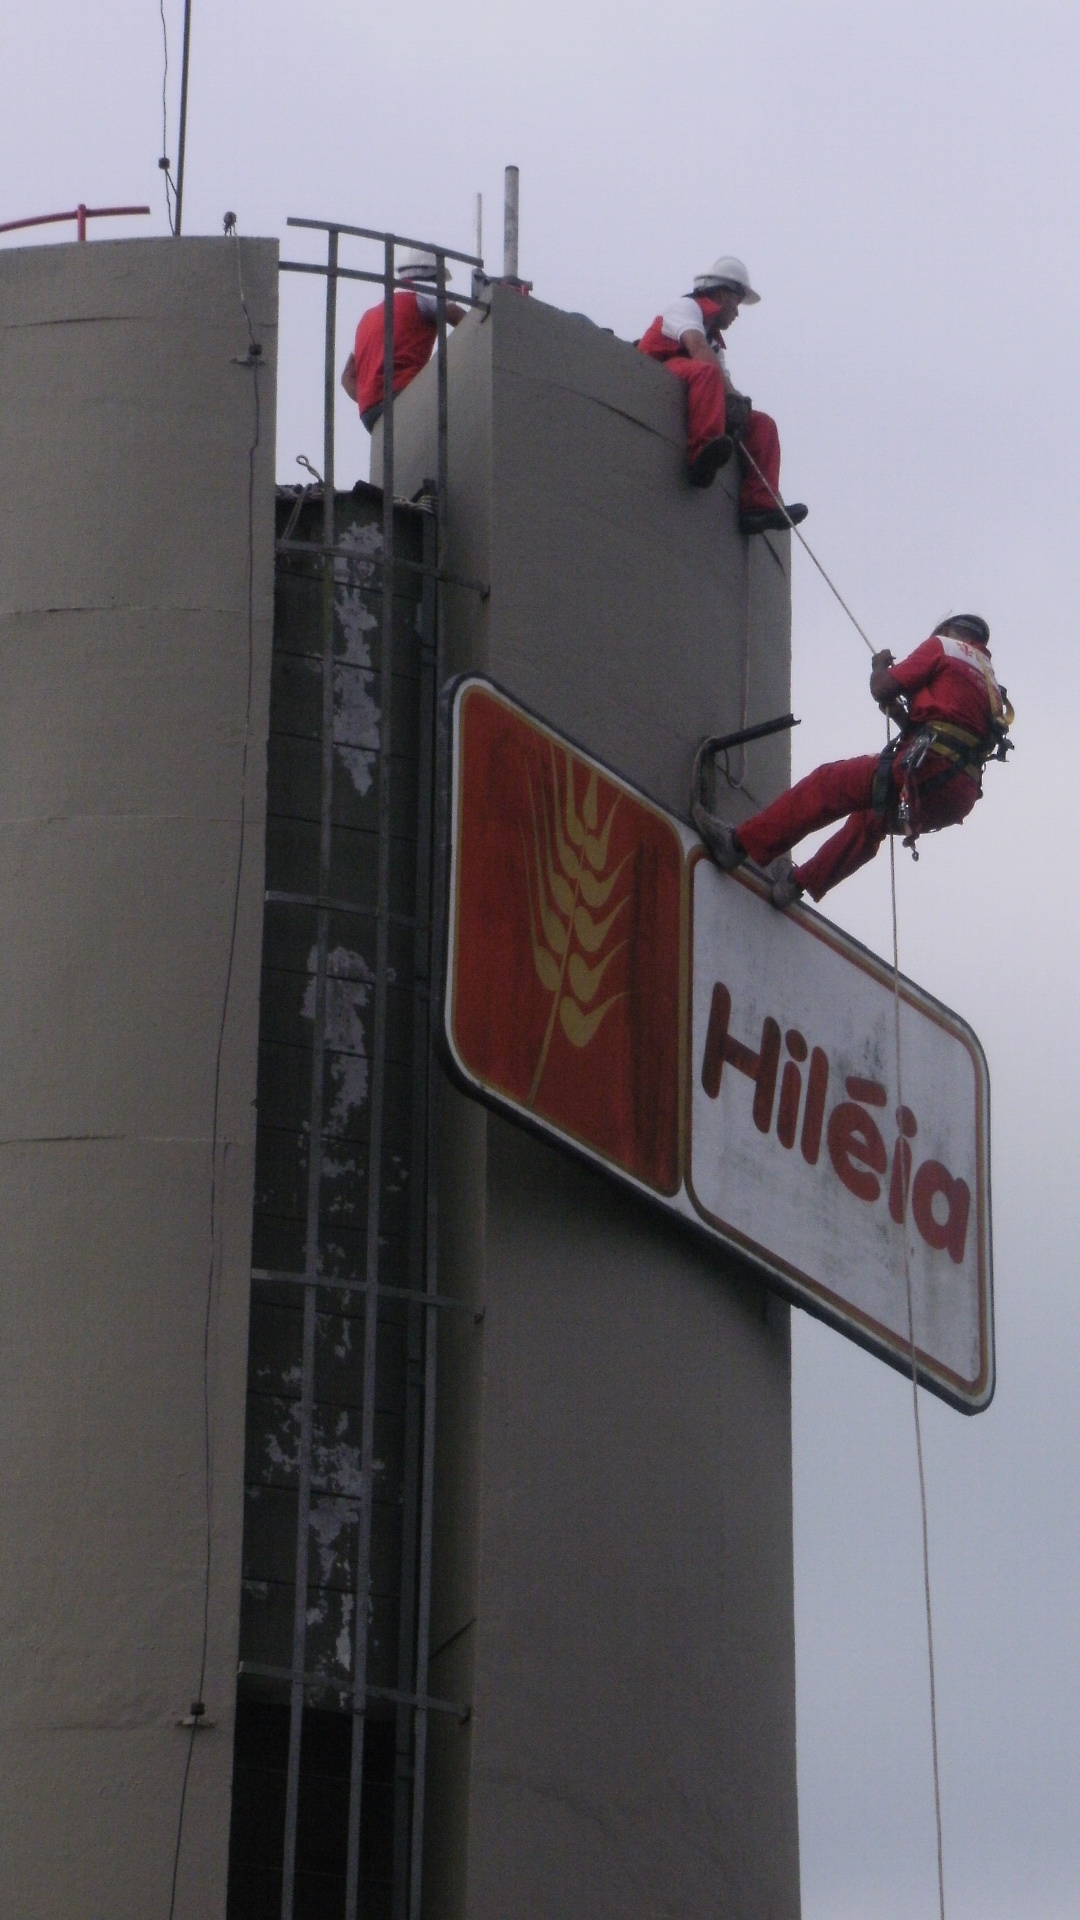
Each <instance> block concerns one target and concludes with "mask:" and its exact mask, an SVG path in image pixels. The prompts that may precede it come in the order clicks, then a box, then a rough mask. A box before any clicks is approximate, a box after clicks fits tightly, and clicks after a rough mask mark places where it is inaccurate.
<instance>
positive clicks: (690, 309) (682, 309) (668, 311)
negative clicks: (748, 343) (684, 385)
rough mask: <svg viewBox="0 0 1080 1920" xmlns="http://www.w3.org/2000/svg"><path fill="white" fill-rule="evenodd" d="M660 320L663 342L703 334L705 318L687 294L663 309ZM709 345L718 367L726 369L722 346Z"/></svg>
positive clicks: (694, 301) (725, 358) (725, 357)
mask: <svg viewBox="0 0 1080 1920" xmlns="http://www.w3.org/2000/svg"><path fill="white" fill-rule="evenodd" d="M662 320H663V325H662V326H661V329H660V331H661V333H662V334H663V336H664V338H665V340H681V339H682V337H683V334H684V333H701V334H704V333H705V317H704V315H703V313H702V311H701V308H700V307H699V306H698V303H697V301H696V300H692V299H691V298H690V295H689V294H687V295H686V296H685V298H684V299H682V300H673V301H672V302H671V305H670V306H669V307H665V308H664V311H663V315H662ZM707 337H708V336H707V335H706V338H707ZM710 344H712V350H713V352H714V354H715V355H716V358H717V360H718V361H719V363H720V365H721V366H722V367H726V366H727V355H726V354H725V352H724V349H723V346H722V344H719V343H710Z"/></svg>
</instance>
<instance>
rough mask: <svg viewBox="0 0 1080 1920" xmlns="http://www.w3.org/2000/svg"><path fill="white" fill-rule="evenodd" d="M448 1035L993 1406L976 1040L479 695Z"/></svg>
mask: <svg viewBox="0 0 1080 1920" xmlns="http://www.w3.org/2000/svg"><path fill="white" fill-rule="evenodd" d="M449 722H450V748H451V750H450V754H449V765H450V780H451V792H450V806H449V824H450V882H449V893H448V926H447V942H446V977H445V983H444V995H443V1038H444V1044H445V1048H446V1053H447V1056H448V1060H449V1063H450V1065H451V1067H452V1069H453V1071H454V1072H455V1074H456V1076H457V1077H458V1078H459V1079H460V1080H461V1082H462V1083H463V1084H464V1085H465V1086H466V1087H467V1088H468V1089H469V1090H470V1091H472V1092H473V1093H475V1094H477V1095H478V1096H479V1097H480V1098H482V1099H484V1100H485V1101H487V1102H488V1103H489V1104H491V1105H492V1106H495V1107H497V1108H498V1109H499V1110H500V1111H502V1112H504V1113H506V1114H509V1115H510V1116H511V1117H513V1118H514V1119H516V1120H518V1121H520V1122H523V1123H524V1124H525V1125H527V1126H529V1127H531V1128H533V1129H534V1130H536V1131H538V1132H540V1133H542V1134H543V1135H545V1136H546V1137H548V1138H549V1139H552V1140H554V1141H557V1142H558V1143H560V1144H561V1145H563V1146H564V1147H567V1148H570V1149H572V1150H573V1151H574V1152H576V1153H578V1154H580V1155H582V1156H584V1157H585V1158H587V1159H589V1160H591V1161H592V1162H594V1163H595V1164H596V1165H598V1166H601V1167H602V1168H603V1169H604V1170H605V1171H606V1172H607V1173H609V1174H610V1175H612V1176H613V1177H615V1178H616V1179H618V1180H620V1181H622V1182H624V1183H626V1184H629V1185H631V1186H633V1187H634V1188H636V1189H637V1190H638V1191H639V1192H641V1193H644V1194H645V1195H647V1196H648V1197H649V1198H650V1199H651V1200H653V1201H654V1202H655V1203H656V1204H658V1205H660V1206H662V1207H663V1208H664V1209H665V1210H666V1211H667V1212H668V1213H669V1214H673V1215H675V1216H677V1217H678V1218H679V1219H680V1220H681V1221H683V1222H685V1223H686V1224H688V1225H691V1226H692V1227H694V1228H695V1229H696V1230H697V1231H698V1233H699V1234H702V1235H705V1236H707V1237H708V1238H709V1239H710V1240H712V1241H713V1242H714V1243H717V1244H719V1245H721V1246H723V1247H724V1248H726V1249H727V1250H728V1251H730V1252H734V1253H736V1254H737V1255H739V1256H740V1258H742V1259H743V1260H745V1261H747V1262H748V1263H750V1264H751V1265H752V1266H753V1267H754V1268H755V1269H756V1270H757V1271H758V1272H759V1273H760V1274H762V1275H763V1276H764V1277H766V1278H767V1279H768V1281H769V1282H770V1284H772V1285H774V1286H775V1287H777V1289H778V1290H779V1291H781V1292H783V1293H785V1294H786V1295H787V1296H788V1297H789V1298H791V1299H792V1300H794V1301H796V1302H797V1303H798V1304H799V1305H801V1306H803V1307H806V1308H808V1309H809V1310H810V1311H811V1312H813V1313H815V1314H817V1315H818V1316H819V1317H821V1318H823V1319H826V1320H828V1321H829V1322H830V1323H831V1324H832V1325H834V1326H835V1327H837V1328H838V1329H839V1330H840V1331H842V1332H844V1333H846V1334H847V1335H848V1336H849V1337H851V1338H852V1339H855V1340H857V1341H858V1342H859V1343H860V1344H861V1345H863V1346H865V1347H868V1348H869V1349H870V1350H871V1351H872V1352H874V1353H876V1354H878V1355H879V1356H880V1357H881V1358H882V1359H885V1360H887V1361H889V1362H890V1363H891V1364H893V1365H895V1366H898V1367H901V1368H903V1369H905V1370H908V1369H910V1365H911V1350H910V1345H909V1339H908V1315H907V1281H906V1278H905V1263H904V1244H905V1240H906V1243H907V1271H908V1273H909V1275H910V1280H911V1286H912V1293H913V1304H914V1326H915V1346H916V1357H917V1364H918V1369H919V1375H920V1378H921V1380H922V1381H923V1383H924V1384H925V1385H926V1386H927V1387H928V1388H930V1389H931V1390H932V1391H934V1392H937V1393H938V1394H940V1395H941V1396H942V1397H943V1398H944V1399H946V1400H949V1401H950V1402H951V1403H952V1404H953V1405H955V1406H957V1407H960V1408H962V1409H964V1410H965V1411H967V1412H975V1411H978V1410H979V1409H980V1408H982V1407H984V1406H986V1405H987V1404H988V1402H989V1400H990V1396H991V1394H992V1392H993V1379H994V1372H993V1323H992V1275H991V1246H990V1173H989V1080H988V1075H987V1070H986V1062H985V1059H984V1057H983V1054H982V1050H981V1048H980V1046H979V1043H978V1041H977V1040H976V1039H975V1036H974V1034H973V1033H972V1032H971V1030H970V1028H968V1027H967V1026H966V1025H965V1024H964V1022H963V1021H962V1020H960V1019H958V1018H957V1016H956V1015H955V1014H953V1013H950V1012H949V1011H948V1010H947V1009H946V1008H945V1007H943V1006H942V1005H941V1004H940V1003H939V1002H938V1001H935V1000H933V999H932V998H931V997H930V996H929V995H928V994H925V993H923V992H922V991H921V990H920V989H919V988H918V987H916V986H914V985H913V984H912V983H911V982H910V981H907V980H904V979H901V982H900V1002H901V1005H900V1033H901V1046H900V1069H901V1074H902V1083H903V1084H902V1093H901V1089H900V1086H899V1084H898V1075H897V1056H896V1026H895V1018H896V1016H895V1001H894V988H893V975H892V969H891V968H890V967H889V966H887V965H886V964H885V963H884V962H883V961H881V960H879V959H877V958H876V957H875V956H874V955H873V954H871V953H869V952H868V951H867V950H866V949H865V948H863V947H861V946H860V945H859V944H858V943H857V942H856V941H854V940H852V939H851V938H850V937H849V936H848V935H846V934H844V933H842V932H841V931H840V930H839V929H838V928H836V927H834V926H832V925H831V924H830V923H829V922H828V921H826V920H824V919H823V918H822V917H821V916H820V915H818V914H816V913H813V912H812V911H811V910H810V909H809V908H805V907H802V906H800V907H797V908H795V909H793V910H791V911H790V912H788V913H782V914H781V913H777V912H776V911H775V910H774V909H773V908H772V907H771V906H770V905H769V903H768V900H767V898H766V895H765V888H764V885H763V883H762V882H761V881H760V880H758V879H757V878H756V876H755V875H753V874H752V873H747V872H746V871H745V870H742V871H740V872H739V873H736V874H725V873H721V872H720V871H719V870H718V869H717V868H716V867H715V866H714V864H713V863H712V861H711V860H710V859H709V858H708V857H707V855H706V854H705V852H704V849H703V848H702V845H701V842H700V841H699V840H698V838H697V836H696V834H694V833H693V832H692V830H691V829H690V828H689V827H687V826H685V825H684V824H683V823H682V822H681V821H679V820H677V819H675V818H674V817H673V816H672V815H671V814H668V813H666V812H664V810H663V809H662V808H660V807H657V806H656V805H654V803H653V802H652V801H650V800H648V799H646V798H645V797H644V796H643V795H642V794H640V793H638V792H637V791H636V790H635V789H634V788H633V787H631V786H629V785H628V784H627V783H626V782H625V781H624V780H621V779H620V778H619V777H618V776H617V775H616V774H614V773H612V772H611V771H610V770H609V769H607V768H605V767H603V766H602V765H601V764H600V763H599V762H598V761H596V760H595V759H593V758H592V757H591V756H590V755H588V754H586V753H584V752H582V751H581V750H580V749H579V748H577V747H575V746H573V745H572V744H571V743H570V742H569V741H567V740H566V739H565V738H563V737H561V736H560V735H558V734H556V733H555V732H554V731H553V730H552V729H551V728H550V727H548V726H546V725H545V724H544V723H543V722H542V721H540V720H538V719H537V718H535V717H534V716H533V715H531V714H530V713H528V712H527V711H526V710H525V709H524V708H522V707H521V706H519V705H518V704H517V703H516V702H515V701H513V700H511V699H510V698H509V697H508V696H507V695H506V694H504V693H502V692H501V691H500V690H499V689H498V688H496V687H495V686H493V685H492V684H491V682H489V681H486V680H483V679H481V678H479V677H477V676H469V677H467V678H465V679H463V680H461V681H459V682H457V684H456V686H455V687H454V689H453V690H452V695H451V701H450V712H449Z"/></svg>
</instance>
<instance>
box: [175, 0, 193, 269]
mask: <svg viewBox="0 0 1080 1920" xmlns="http://www.w3.org/2000/svg"><path fill="white" fill-rule="evenodd" d="M190 65H191V0H184V51H183V55H182V58H181V64H180V145H179V149H178V151H177V155H176V217H175V225H174V226H173V235H174V237H175V238H176V239H177V240H179V238H180V227H181V223H182V221H183V218H184V158H185V155H186V152H187V96H188V69H189V67H190Z"/></svg>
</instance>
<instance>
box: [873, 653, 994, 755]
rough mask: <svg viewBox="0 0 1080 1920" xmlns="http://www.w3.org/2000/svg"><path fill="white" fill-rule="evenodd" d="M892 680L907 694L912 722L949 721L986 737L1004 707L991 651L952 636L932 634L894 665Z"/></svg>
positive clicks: (891, 669) (980, 736) (890, 671)
mask: <svg viewBox="0 0 1080 1920" xmlns="http://www.w3.org/2000/svg"><path fill="white" fill-rule="evenodd" d="M889 677H890V679H892V680H894V681H895V682H896V683H897V685H898V686H899V688H900V690H901V692H902V693H905V694H907V696H908V701H909V708H910V712H911V718H912V720H913V721H916V722H930V721H934V720H945V721H947V722H948V723H949V724H950V725H951V726H956V727H966V728H967V729H968V730H969V731H970V732H971V733H974V734H977V735H978V737H979V739H985V737H986V736H987V734H988V733H989V732H990V727H991V722H992V721H993V720H995V719H999V718H1000V717H1001V714H1002V711H1003V708H1004V701H1003V699H1002V694H1001V688H1000V686H999V685H998V681H997V676H996V675H995V673H994V669H993V666H992V665H991V662H990V654H989V652H988V650H987V648H986V647H980V646H976V645H975V644H974V643H973V642H972V641H970V640H955V639H953V637H952V635H951V634H943V633H935V634H933V635H931V637H930V639H929V640H924V641H923V643H922V646H921V647H916V649H915V651H914V653H909V654H908V657H907V659H906V660H901V661H899V662H898V663H897V665H895V666H892V667H890V668H889Z"/></svg>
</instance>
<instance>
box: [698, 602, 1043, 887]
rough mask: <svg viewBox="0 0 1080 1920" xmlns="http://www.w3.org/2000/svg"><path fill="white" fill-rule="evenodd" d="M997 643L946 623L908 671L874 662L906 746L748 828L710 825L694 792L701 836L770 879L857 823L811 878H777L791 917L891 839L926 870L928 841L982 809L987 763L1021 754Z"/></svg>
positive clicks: (811, 784)
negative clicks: (898, 837)
mask: <svg viewBox="0 0 1080 1920" xmlns="http://www.w3.org/2000/svg"><path fill="white" fill-rule="evenodd" d="M989 641H990V629H989V627H988V626H987V624H986V621H985V620H983V619H982V618H981V616H980V615H979V614H977V613H960V614H953V615H951V616H950V618H949V619H947V620H942V621H941V622H940V624H939V625H938V626H936V627H935V628H934V631H933V633H932V634H931V636H930V638H929V640H924V641H923V643H922V646H921V647H916V649H915V652H914V653H911V654H909V655H908V657H907V659H906V660H901V661H899V662H896V661H894V659H893V656H892V654H891V653H889V652H888V651H885V652H882V653H875V655H874V658H873V667H872V671H871V674H870V693H871V697H872V698H873V699H874V700H876V701H877V703H878V705H879V706H880V707H881V709H882V711H883V712H885V713H887V714H888V715H889V716H890V718H891V719H893V720H895V721H896V722H897V724H898V726H899V728H900V732H899V734H898V736H897V738H896V739H894V740H893V741H891V742H890V744H889V745H888V746H887V747H886V748H885V751H884V752H883V753H881V754H873V753H868V754H864V755H863V756H862V757H861V758H859V759H857V760H834V761H832V762H831V763H830V764H829V765H827V766H823V767H818V768H817V769H816V771H815V772H814V773H810V774H807V776H806V779H805V780H800V781H798V782H797V784H796V785H795V786H793V787H792V788H791V789H790V791H789V792H787V793H782V794H781V795H780V798H779V799H778V800H774V801H773V803H772V805H771V806H768V807H765V808H764V810H763V811H762V812H761V813H756V814H754V816H753V818H752V819H750V820H745V821H744V822H743V824H742V825H741V826H740V827H730V826H728V825H727V824H726V822H724V821H723V820H720V819H718V818H717V816H716V815H715V814H713V813H709V812H708V811H707V810H706V809H705V807H704V806H703V805H702V804H701V800H700V795H699V794H698V793H697V792H696V791H695V793H694V795H693V798H692V803H691V811H692V813H693V817H694V824H695V826H696V827H697V828H698V831H699V832H700V834H701V837H702V839H703V840H704V841H705V844H706V846H707V847H708V849H709V852H710V853H711V854H712V856H713V859H714V860H715V861H716V863H717V865H718V866H720V867H723V868H724V869H725V870H726V871H728V872H730V871H731V870H732V869H733V868H735V867H741V866H742V865H743V863H744V862H745V861H746V860H752V861H753V862H754V864H755V865H756V866H758V867H768V866H769V865H770V864H771V863H772V862H773V861H776V860H777V859H778V857H779V856H780V855H782V854H786V853H787V852H788V850H789V849H790V848H791V847H794V846H796V845H797V844H798V842H799V841H800V840H802V839H803V838H804V837H805V836H806V834H808V833H815V832H816V831H817V829H818V828H819V827H827V826H829V825H831V823H832V822H833V821H834V820H839V819H841V818H842V817H843V816H844V815H845V814H846V815H847V816H848V817H847V819H846V820H845V821H844V825H843V826H842V827H841V829H840V831H839V833H834V834H833V836H832V838H831V840H827V841H826V842H825V845H824V846H823V847H821V848H819V850H818V852H817V853H815V854H814V856H813V858H812V859H810V860H808V861H807V862H806V864H805V866H792V865H791V863H790V862H787V863H786V865H785V868H784V870H783V871H782V872H780V873H779V874H778V875H777V874H775V870H774V877H773V878H772V882H771V899H772V902H773V905H774V906H777V907H790V906H791V905H792V903H793V902H794V901H796V900H797V899H798V898H799V896H800V894H802V893H803V891H804V890H805V892H807V893H809V894H810V896H811V898H812V899H814V900H820V899H821V898H822V896H823V895H824V894H826V893H828V891H829V888H830V887H835V886H836V884H837V882H838V881H840V880H846V879H847V877H848V875H849V874H851V873H855V872H856V871H857V869H858V868H859V867H861V866H864V865H865V864H866V862H867V861H868V860H872V859H873V857H874V855H875V854H876V852H877V850H878V848H879V847H880V845H881V842H882V840H883V839H884V838H885V835H886V834H887V833H902V834H903V836H904V845H905V846H910V847H911V849H912V852H913V853H914V855H915V858H916V859H918V857H919V856H918V854H917V852H915V842H916V840H917V839H918V836H919V834H920V833H936V832H938V830H939V829H940V828H941V827H953V826H959V825H960V823H961V821H963V820H965V819H966V818H967V816H968V814H969V813H970V812H971V809H972V807H973V806H974V805H975V802H976V800H978V799H980V798H981V795H982V773H983V768H984V766H985V765H986V762H987V761H988V760H990V759H998V760H1004V758H1005V755H1006V753H1007V752H1008V751H1009V749H1010V747H1011V744H1012V743H1011V741H1010V740H1009V739H1008V728H1009V726H1010V725H1011V723H1012V719H1013V711H1012V708H1011V706H1010V705H1009V702H1008V698H1007V696H1006V692H1005V689H1004V687H1003V686H1001V685H1000V684H999V682H998V679H997V677H996V675H995V673H994V669H993V666H992V664H991V661H990V647H989ZM699 758H700V756H699ZM695 784H696V783H695Z"/></svg>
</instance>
